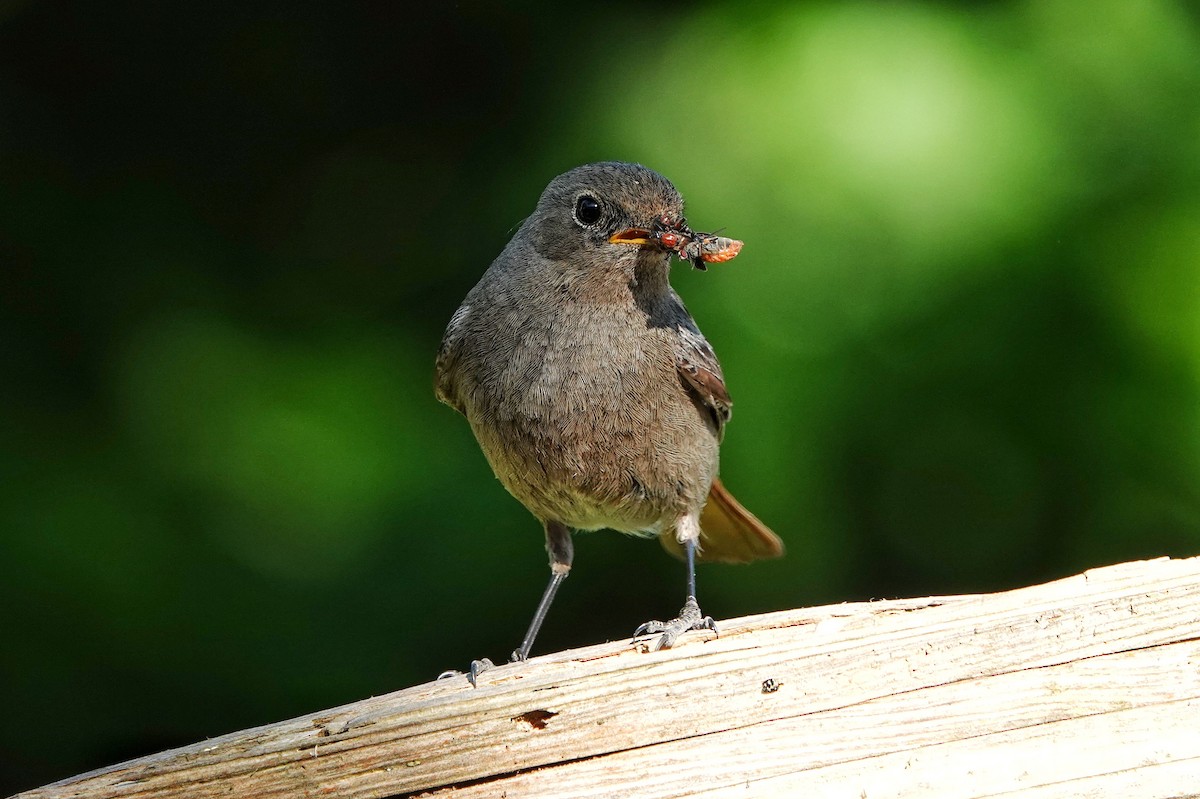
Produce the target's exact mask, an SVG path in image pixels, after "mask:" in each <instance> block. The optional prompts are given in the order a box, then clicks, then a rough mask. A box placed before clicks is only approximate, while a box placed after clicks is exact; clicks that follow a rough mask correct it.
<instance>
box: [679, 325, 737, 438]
mask: <svg viewBox="0 0 1200 799" xmlns="http://www.w3.org/2000/svg"><path fill="white" fill-rule="evenodd" d="M679 333H680V338H679V342H680V347H679V352H678V353H677V355H676V359H675V364H676V368H677V369H678V370H679V376H680V377H681V378H683V384H684V385H685V386H686V387H687V388H688V389H689V390H690V391H691V392H692V396H694V397H695V398H696V401H697V402H699V403H700V405H701V406H702V407H703V408H704V409H705V410H707V411H708V413H709V416H711V418H712V422H713V427H714V429H715V430H716V432H717V438H718V439H720V438H721V437H722V436H723V435H724V433H725V423H726V422H728V421H729V418H730V416H732V414H733V400H732V399H730V397H729V389H727V388H726V387H725V376H724V375H722V374H721V364H720V362H719V361H718V360H717V355H716V353H714V352H713V351H712V347H710V346H709V345H708V341H706V340H705V338H704V336H703V335H701V334H700V331H698V330H694V329H692V330H688V329H686V328H681V329H680V331H679Z"/></svg>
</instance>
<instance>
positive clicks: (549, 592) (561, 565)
mask: <svg viewBox="0 0 1200 799" xmlns="http://www.w3.org/2000/svg"><path fill="white" fill-rule="evenodd" d="M546 551H547V552H548V553H550V582H549V583H547V584H546V590H545V591H544V592H543V593H542V601H541V602H538V606H537V610H535V611H534V612H533V620H532V621H531V622H529V629H528V630H527V631H526V632H525V638H524V639H523V640H522V641H521V645H520V646H519V647H517V648H516V649H514V650H513V653H512V655H510V656H509V658H508V662H509V663H515V662H517V661H520V660H525V658H527V657H529V650H530V649H532V648H533V639H535V638H537V634H538V630H540V629H541V628H542V622H543V621H545V620H546V612H547V611H548V610H550V603H551V602H553V601H554V595H555V593H557V592H558V587H559V586H560V585H561V584H562V581H563V580H565V579H567V575H568V574H570V573H571V561H572V560H573V559H574V557H575V545H574V544H573V543H572V542H571V531H570V530H569V529H567V527H566V525H563V524H560V523H559V522H546Z"/></svg>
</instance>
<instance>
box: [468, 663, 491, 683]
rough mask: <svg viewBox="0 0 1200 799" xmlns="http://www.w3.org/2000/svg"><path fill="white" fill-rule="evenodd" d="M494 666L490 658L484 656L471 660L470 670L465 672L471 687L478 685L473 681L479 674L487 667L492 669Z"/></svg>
mask: <svg viewBox="0 0 1200 799" xmlns="http://www.w3.org/2000/svg"><path fill="white" fill-rule="evenodd" d="M495 667H496V664H495V663H493V662H492V661H491V659H490V658H484V659H483V660H472V661H471V670H470V671H469V672H468V673H467V680H468V681H470V683H471V687H472V688H478V687H479V686H478V685H477V684H476V683H475V681H476V680H477V679H479V675H480V674H483V673H484V672H485V671H487V670H488V669H494V668H495Z"/></svg>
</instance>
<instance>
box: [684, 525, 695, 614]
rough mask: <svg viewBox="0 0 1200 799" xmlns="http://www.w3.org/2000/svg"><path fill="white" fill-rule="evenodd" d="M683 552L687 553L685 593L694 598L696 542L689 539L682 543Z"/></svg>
mask: <svg viewBox="0 0 1200 799" xmlns="http://www.w3.org/2000/svg"><path fill="white" fill-rule="evenodd" d="M684 552H686V553H687V570H688V592H687V595H688V596H689V597H691V598H692V599H693V600H694V599H695V598H696V542H695V541H693V540H691V539H689V540H688V542H687V543H686V544H684Z"/></svg>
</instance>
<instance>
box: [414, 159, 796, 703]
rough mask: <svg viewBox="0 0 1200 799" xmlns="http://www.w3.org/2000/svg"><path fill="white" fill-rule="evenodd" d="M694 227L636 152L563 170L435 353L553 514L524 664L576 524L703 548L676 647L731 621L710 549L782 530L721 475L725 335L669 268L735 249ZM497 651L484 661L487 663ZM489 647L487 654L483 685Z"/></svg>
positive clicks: (476, 417)
mask: <svg viewBox="0 0 1200 799" xmlns="http://www.w3.org/2000/svg"><path fill="white" fill-rule="evenodd" d="M740 247H741V243H740V242H736V241H732V240H730V239H725V238H718V237H716V236H712V235H708V234H697V233H695V232H694V231H692V230H691V229H690V228H689V227H688V226H687V224H686V222H685V220H684V218H683V198H682V197H680V195H679V192H677V191H676V190H675V187H674V186H673V185H671V183H670V181H668V180H667V179H666V178H664V177H663V176H661V175H659V174H658V173H657V172H654V171H652V170H650V169H647V168H646V167H643V166H640V165H638V164H628V163H620V162H605V163H597V164H587V165H584V166H581V167H577V168H575V169H572V170H571V171H569V172H566V173H565V174H562V175H559V176H558V177H557V178H555V179H554V180H552V181H551V182H550V185H549V186H547V187H546V190H545V191H544V192H543V193H542V196H541V199H540V200H539V201H538V204H537V207H536V208H535V209H534V211H533V213H532V214H531V215H530V216H529V217H528V218H527V219H526V220H525V221H524V222H523V223H522V224H521V227H520V229H519V230H518V231H517V233H516V235H515V236H513V238H512V240H511V241H510V242H509V243H508V246H507V247H505V248H504V251H503V252H501V253H500V256H499V257H498V258H496V260H495V261H493V262H492V265H491V266H490V267H489V268H488V270H487V272H485V273H484V275H483V278H482V279H481V280H480V281H479V283H478V284H477V285H476V286H475V288H473V289H471V291H470V292H469V293H468V294H467V297H466V299H465V300H464V301H463V303H462V306H461V307H460V308H459V309H458V310H457V311H456V312H455V313H454V316H453V317H452V318H451V320H450V324H449V326H448V327H447V329H446V335H445V337H444V339H443V340H442V345H441V348H440V350H439V351H438V356H437V377H436V390H437V396H438V398H439V399H440V400H442V401H443V402H445V403H446V404H448V405H450V406H451V407H452V408H454V409H455V410H457V411H458V412H459V413H461V414H463V415H464V416H465V417H466V418H467V421H468V422H470V424H471V430H472V431H474V433H475V437H476V438H477V439H478V440H479V446H480V448H481V449H482V450H483V454H484V455H485V456H486V457H487V460H488V463H490V464H491V467H492V469H493V471H495V473H496V477H498V478H499V480H500V482H501V483H503V485H504V487H505V488H507V489H508V491H509V492H510V493H511V494H512V495H513V496H514V497H516V498H517V499H518V500H520V502H521V503H522V504H523V505H524V506H525V507H526V508H528V509H529V510H530V511H531V512H532V513H533V515H534V516H536V517H537V518H538V519H539V520H540V521H541V522H542V524H543V525H544V527H545V532H546V549H547V550H548V552H549V554H550V572H551V577H550V582H549V584H548V585H547V586H546V590H545V593H544V594H543V595H542V599H541V602H540V603H539V604H538V606H537V610H536V612H535V613H534V617H533V621H532V622H531V623H530V625H529V630H528V632H527V633H526V634H525V638H524V640H523V641H522V642H521V645H520V646H519V647H518V648H517V649H516V650H515V651H514V652H513V653H512V656H511V659H512V660H514V661H519V660H524V659H525V658H526V657H528V655H529V651H530V648H531V647H532V646H533V641H534V638H535V637H536V636H537V632H538V629H539V628H540V627H541V624H542V621H543V619H544V618H545V616H546V611H547V610H548V609H549V607H550V603H551V602H552V601H553V599H554V594H555V592H556V591H557V590H558V586H559V585H560V584H561V583H562V581H563V579H564V578H565V577H566V576H567V574H568V573H569V572H570V570H571V560H572V555H573V549H574V548H573V545H572V540H571V533H572V531H573V530H599V529H602V528H609V529H613V530H618V531H620V532H624V533H632V534H635V535H647V536H650V535H653V536H658V538H659V541H661V542H662V544H663V546H664V547H665V548H666V549H667V550H668V551H669V552H671V553H672V554H675V555H681V556H682V557H683V558H684V559H685V560H686V562H687V581H688V583H687V585H688V595H687V601H686V602H685V604H684V606H683V609H682V610H681V611H680V615H679V617H678V618H676V619H673V620H671V621H669V622H657V621H654V622H647V623H646V624H643V625H642V626H641V627H639V628H638V631H637V633H636V635H640V634H643V633H662V636H661V638H660V639H659V640H658V642H657V644H656V646H655V648H656V649H659V648H666V647H670V646H671V645H672V644H673V643H674V642H675V639H676V638H678V637H679V635H680V634H681V633H683V632H685V631H687V630H693V629H702V628H708V629H715V625H714V624H713V621H712V619H711V618H707V617H704V616H702V614H701V612H700V608H699V606H698V604H697V602H696V587H695V586H696V580H695V560H696V559H697V558H699V559H700V560H704V561H725V562H736V563H741V562H747V561H752V560H757V559H759V558H771V557H777V556H779V555H781V554H783V544H782V542H781V541H780V540H779V538H778V537H777V536H776V535H775V534H774V533H772V532H771V531H770V530H769V529H767V528H766V527H765V526H764V525H763V524H762V523H761V522H760V521H759V520H758V519H756V518H755V517H754V516H753V515H751V514H750V513H749V512H748V511H747V510H746V509H745V508H743V507H742V506H741V505H740V504H739V503H738V502H737V501H736V500H735V499H734V498H733V497H732V496H731V495H730V494H729V492H728V491H726V490H725V488H724V487H723V486H722V485H721V483H720V481H719V480H717V449H718V445H719V444H720V441H721V436H722V433H723V431H724V428H725V424H726V422H728V421H729V415H730V399H729V393H728V391H727V390H726V388H725V381H724V378H723V377H722V374H721V366H720V364H719V363H718V362H717V357H716V355H715V354H714V353H713V350H712V347H710V346H709V344H708V341H707V340H705V338H704V336H703V334H701V333H700V330H699V329H698V328H697V327H696V323H695V321H693V319H692V317H691V315H690V314H689V313H688V311H687V309H686V308H685V307H684V305H683V301H682V300H680V298H679V295H678V294H676V293H675V291H674V289H672V288H671V285H670V283H669V282H668V275H669V272H670V267H671V258H672V256H673V255H678V256H679V257H680V258H686V259H689V260H693V261H694V262H695V263H696V265H697V266H701V267H702V266H703V264H704V263H705V262H710V261H723V260H728V259H729V258H732V257H733V256H734V255H736V254H737V251H738V249H740ZM487 665H490V662H489V663H483V664H482V667H486V666H487ZM480 668H481V662H477V663H476V664H472V672H471V677H472V682H474V677H475V675H476V673H477V672H478V670H480Z"/></svg>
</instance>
